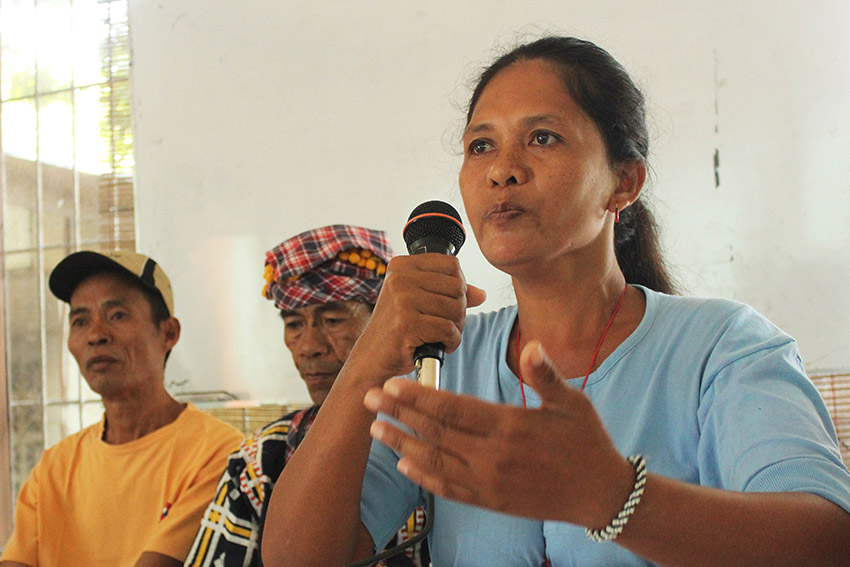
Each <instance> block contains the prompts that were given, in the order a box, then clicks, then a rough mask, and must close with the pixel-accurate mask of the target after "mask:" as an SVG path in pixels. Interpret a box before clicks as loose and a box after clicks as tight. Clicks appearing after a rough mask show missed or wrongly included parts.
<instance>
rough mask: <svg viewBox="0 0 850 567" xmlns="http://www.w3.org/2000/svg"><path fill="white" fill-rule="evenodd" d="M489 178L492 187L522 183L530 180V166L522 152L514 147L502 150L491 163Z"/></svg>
mask: <svg viewBox="0 0 850 567" xmlns="http://www.w3.org/2000/svg"><path fill="white" fill-rule="evenodd" d="M487 179H488V180H489V182H490V186H491V187H506V186H508V185H522V184H523V183H525V182H526V181H528V167H527V165H526V164H525V162H524V160H523V157H522V152H521V151H519V150H517V149H512V148H507V149H504V150H501V151H500V152H499V154H498V155H497V156H496V157H495V158H494V159H493V163H492V164H491V165H490V171H489V172H487Z"/></svg>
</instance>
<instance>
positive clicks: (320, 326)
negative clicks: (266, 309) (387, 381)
mask: <svg viewBox="0 0 850 567" xmlns="http://www.w3.org/2000/svg"><path fill="white" fill-rule="evenodd" d="M371 314H372V312H371V310H370V309H369V306H368V305H366V304H365V303H360V302H358V301H334V302H332V303H324V304H321V305H310V306H307V307H301V308H299V309H293V310H281V312H280V315H281V317H282V318H283V342H284V343H286V348H288V349H289V351H290V352H291V353H292V360H293V361H294V362H295V367H296V368H297V369H298V373H299V374H301V378H302V379H303V380H304V382H305V383H306V384H307V390H308V391H309V392H310V398H311V399H312V400H313V403H314V404H316V405H321V404H322V402H324V401H325V398H326V397H327V396H328V392H329V391H330V389H331V386H332V385H333V382H334V380H336V376H337V374H339V371H340V369H342V365H343V364H344V363H345V359H347V358H348V353H350V352H351V349H352V347H354V343H355V342H357V339H358V338H359V337H360V333H362V332H363V329H364V328H366V323H367V322H368V321H369V316H370V315H371Z"/></svg>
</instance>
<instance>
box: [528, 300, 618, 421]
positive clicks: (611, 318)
mask: <svg viewBox="0 0 850 567" xmlns="http://www.w3.org/2000/svg"><path fill="white" fill-rule="evenodd" d="M628 287H629V284H626V285H625V286H624V287H623V291H622V292H621V293H620V299H618V300H617V306H616V307H614V312H613V313H611V317H610V318H609V319H608V324H607V325H605V330H604V331H602V336H601V337H599V344H597V345H596V351H595V352H594V353H593V360H591V361H590V367H589V368H588V369H587V374H585V376H584V382H582V384H581V391H582V392H583V391H584V387H585V386H586V385H587V379H588V378H589V377H590V372H591V371H592V370H593V365H594V364H596V357H597V356H599V349H601V348H602V343H603V342H604V341H605V336H606V335H607V334H608V329H610V328H611V324H612V323H613V322H614V317H616V316H617V312H618V311H619V310H620V305H621V304H622V303H623V297H625V295H626V288H628ZM519 338H520V328H519V317H517V323H516V367H517V372H518V373H519V387H520V391H521V392H522V406H523V407H524V408H528V406H527V405H526V404H525V382H523V381H522V367H521V366H520V365H519Z"/></svg>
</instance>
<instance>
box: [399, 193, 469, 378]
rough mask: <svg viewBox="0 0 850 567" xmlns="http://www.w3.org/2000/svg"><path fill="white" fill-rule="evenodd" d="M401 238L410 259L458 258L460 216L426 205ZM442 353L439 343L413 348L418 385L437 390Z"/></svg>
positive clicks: (410, 220)
mask: <svg viewBox="0 0 850 567" xmlns="http://www.w3.org/2000/svg"><path fill="white" fill-rule="evenodd" d="M402 235H403V236H404V242H405V244H407V251H408V252H409V253H410V254H411V255H414V254H425V253H428V252H434V253H437V254H446V255H449V256H457V253H458V252H459V251H460V247H461V246H463V243H464V241H466V231H465V230H464V229H463V223H462V222H461V221H460V215H459V214H458V212H457V211H456V210H455V208H454V207H452V206H451V205H449V204H448V203H444V202H443V201H426V202H424V203H422V204H421V205H419V206H418V207H416V208H415V209H413V212H411V213H410V216H409V217H408V218H407V224H406V225H404V229H403V230H402ZM445 350H446V347H445V345H444V344H442V343H426V344H424V345H420V346H419V347H417V348H416V351H415V353H414V355H413V360H414V361H415V362H416V379H417V380H418V381H419V383H420V384H423V385H425V386H430V387H432V388H436V389H438V390H439V389H440V367H441V366H442V364H443V357H444V355H445Z"/></svg>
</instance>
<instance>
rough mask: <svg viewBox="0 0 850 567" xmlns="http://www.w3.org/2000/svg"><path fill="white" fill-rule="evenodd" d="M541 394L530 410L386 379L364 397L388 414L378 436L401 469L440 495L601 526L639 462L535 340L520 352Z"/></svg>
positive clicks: (529, 380) (530, 382)
mask: <svg viewBox="0 0 850 567" xmlns="http://www.w3.org/2000/svg"><path fill="white" fill-rule="evenodd" d="M520 364H521V366H522V372H523V376H524V377H525V379H526V382H527V384H528V385H529V386H530V387H532V388H534V389H535V390H536V391H537V392H538V394H540V397H541V399H542V403H541V407H540V408H538V409H533V410H526V409H523V408H518V407H513V406H506V405H496V404H491V403H487V402H483V401H481V400H477V399H475V398H472V397H469V396H461V395H456V394H452V393H448V392H440V391H435V390H432V389H429V388H424V387H422V386H420V385H418V384H416V383H414V382H411V381H408V380H390V381H388V382H387V383H386V384H385V385H384V388H382V389H381V388H373V389H372V390H370V391H369V392H368V393H367V395H366V398H365V400H364V403H365V405H366V407H367V408H368V409H370V410H372V411H375V412H377V411H380V412H383V413H385V414H387V415H389V416H391V417H393V418H395V419H397V420H398V421H400V422H401V423H404V424H406V425H407V426H409V427H411V428H412V429H413V430H414V431H415V432H416V435H415V436H414V435H410V434H407V433H405V432H403V431H402V430H400V429H399V428H397V427H394V426H393V425H392V424H390V423H387V422H385V421H376V422H375V423H374V424H373V425H372V436H373V437H374V438H376V439H378V440H379V441H381V442H383V443H384V444H386V445H388V446H389V447H391V448H393V449H394V450H396V451H398V452H399V453H400V454H401V455H402V458H401V460H400V461H399V463H398V469H399V471H401V472H402V473H403V474H404V475H406V476H407V477H408V478H410V479H411V480H412V481H413V482H415V483H417V484H419V485H420V486H422V487H423V488H425V489H426V490H429V491H431V492H433V493H434V494H437V495H439V496H442V497H444V498H450V499H453V500H458V501H461V502H465V503H468V504H473V505H476V506H481V507H484V508H488V509H491V510H495V511H499V512H506V513H510V514H515V515H519V516H526V517H530V518H537V519H550V520H561V521H568V522H571V523H575V524H579V525H584V526H590V527H592V528H598V527H602V526H605V525H606V524H607V523H608V522H609V521H610V520H611V518H613V517H614V515H616V513H617V511H618V510H619V508H620V507H621V506H622V503H623V501H624V500H625V497H626V496H627V495H628V494H629V492H630V490H631V487H632V484H633V482H634V469H633V468H632V466H631V465H630V464H629V462H628V461H627V460H626V459H625V458H624V457H623V456H621V455H620V454H619V453H618V451H617V450H616V448H615V447H614V445H613V443H612V441H611V439H610V437H609V435H608V433H607V431H606V430H605V428H604V426H603V425H602V422H601V421H600V419H599V416H598V415H597V413H596V410H595V409H594V408H593V405H592V404H591V403H590V400H589V399H588V398H587V397H586V396H585V395H584V394H583V393H581V392H579V391H578V390H576V389H574V388H572V387H570V386H568V385H567V384H566V383H565V382H564V381H563V380H562V379H561V378H560V376H558V374H557V371H556V370H555V369H554V368H553V367H552V365H551V363H550V362H549V360H548V358H547V357H546V356H545V354H544V353H543V351H542V348H541V347H540V345H539V343H538V342H537V341H532V342H530V343H529V344H528V345H527V346H526V348H525V349H524V350H523V353H522V357H521V359H520Z"/></svg>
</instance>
